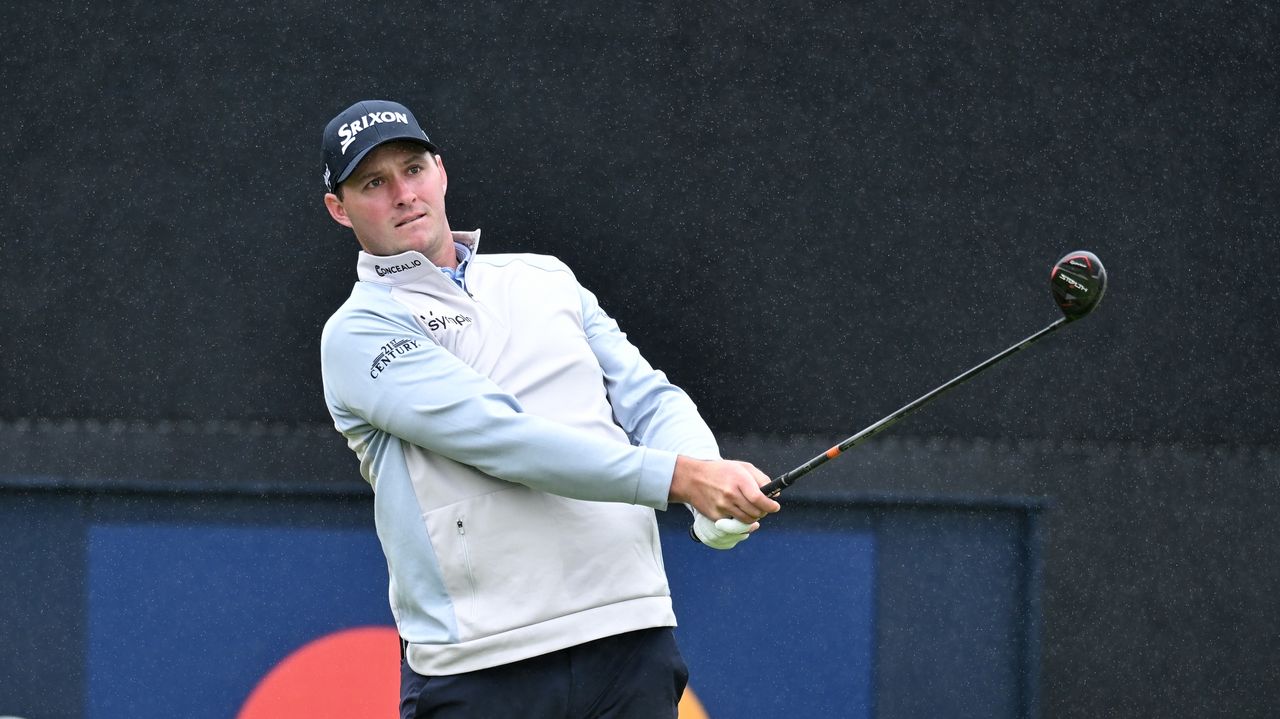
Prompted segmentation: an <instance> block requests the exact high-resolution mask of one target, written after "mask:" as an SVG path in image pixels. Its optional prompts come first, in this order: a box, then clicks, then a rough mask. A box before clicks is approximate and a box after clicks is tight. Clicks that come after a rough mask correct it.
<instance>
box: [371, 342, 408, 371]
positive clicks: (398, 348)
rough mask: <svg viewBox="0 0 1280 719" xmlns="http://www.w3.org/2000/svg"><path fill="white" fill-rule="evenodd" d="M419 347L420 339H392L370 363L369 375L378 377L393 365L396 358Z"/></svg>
mask: <svg viewBox="0 0 1280 719" xmlns="http://www.w3.org/2000/svg"><path fill="white" fill-rule="evenodd" d="M417 348H418V341H417V340H411V339H399V340H392V341H390V342H388V343H386V344H385V345H382V351H381V352H379V353H378V356H377V357H374V358H373V364H371V365H369V376H370V377H372V378H373V379H378V377H379V376H381V375H382V372H383V371H384V370H385V369H386V368H388V367H390V366H391V363H392V362H393V361H394V360H396V359H397V358H400V357H403V356H405V355H406V354H408V353H409V352H411V351H412V350H415V349H417Z"/></svg>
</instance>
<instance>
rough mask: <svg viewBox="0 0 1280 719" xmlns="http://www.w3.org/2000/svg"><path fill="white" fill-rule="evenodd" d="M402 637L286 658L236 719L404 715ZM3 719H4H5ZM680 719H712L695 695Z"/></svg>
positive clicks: (323, 641)
mask: <svg viewBox="0 0 1280 719" xmlns="http://www.w3.org/2000/svg"><path fill="white" fill-rule="evenodd" d="M399 704H400V636H399V635H398V634H397V633H396V630H395V628H394V627H360V628H357V629H344V630H343V631H340V632H335V633H333V634H329V635H327V636H324V637H321V638H319V639H317V640H315V641H313V642H311V643H309V644H307V645H306V646H304V647H302V648H301V649H299V650H298V651H296V652H294V653H293V654H290V655H289V656H288V657H285V659H284V661H282V662H280V663H279V664H277V665H276V666H275V668H274V669H272V670H271V671H270V672H269V673H268V674H267V676H265V677H263V679H262V681H261V682H259V683H258V686H256V687H254V690H253V692H252V693H251V694H250V695H249V699H248V700H247V701H245V703H244V706H243V707H242V708H241V709H240V713H239V714H237V715H236V719H280V717H289V716H305V717H308V719H387V717H395V716H399V715H400V706H399ZM0 719H2V718H0ZM680 719H708V717H707V712H706V710H705V709H703V708H702V704H701V703H700V702H698V697H697V696H695V695H694V693H693V689H685V692H684V697H682V698H681V699H680Z"/></svg>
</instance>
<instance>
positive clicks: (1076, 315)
mask: <svg viewBox="0 0 1280 719" xmlns="http://www.w3.org/2000/svg"><path fill="white" fill-rule="evenodd" d="M1049 287H1050V289H1051V290H1052V292H1053V299H1054V301H1055V302H1057V303H1058V309H1060V310H1062V315H1063V316H1062V317H1059V318H1058V319H1057V320H1055V321H1054V322H1053V323H1052V324H1050V325H1049V326H1048V327H1045V328H1044V329H1042V330H1040V331H1039V332H1036V333H1035V334H1033V335H1031V336H1030V337H1028V338H1026V339H1024V340H1022V341H1021V342H1019V343H1017V344H1015V345H1013V346H1012V347H1010V348H1008V349H1006V350H1004V351H1003V352H1001V353H999V354H997V355H995V356H994V357H992V358H990V359H988V360H986V361H985V362H983V363H981V364H979V365H977V366H975V367H973V368H972V369H969V370H966V371H965V372H963V373H962V374H960V375H958V376H957V377H955V378H954V379H952V380H951V381H949V382H947V383H945V384H943V385H941V386H939V387H938V388H936V389H934V390H933V391H931V392H928V393H927V394H925V395H923V396H921V397H920V398H919V399H917V400H915V401H914V402H911V403H910V404H907V405H905V406H904V407H902V408H901V409H899V410H897V411H896V412H893V413H892V414H890V415H888V416H887V417H885V418H884V419H881V420H880V421H878V422H876V423H875V424H873V425H871V426H870V427H867V428H866V429H864V430H862V431H861V432H859V433H857V434H855V435H853V436H852V437H849V438H848V439H846V440H844V441H843V442H841V443H840V444H837V445H836V446H834V447H832V448H831V449H828V450H827V451H826V452H823V453H822V454H820V455H818V456H817V457H814V458H813V459H811V460H809V461H808V462H805V463H804V464H802V465H800V466H799V467H796V468H795V469H793V470H791V471H790V472H787V473H786V474H784V475H782V476H780V477H777V478H776V479H774V480H773V481H771V482H769V483H768V484H766V485H764V486H762V487H761V488H760V491H762V492H764V493H765V494H766V495H768V496H770V497H776V496H778V495H779V494H780V493H781V492H782V490H784V489H786V488H787V487H790V486H791V485H792V484H793V483H794V482H795V481H796V480H797V479H799V478H801V477H803V476H804V475H806V474H808V473H809V472H812V471H813V470H815V469H817V468H818V467H821V466H822V465H824V464H826V463H827V462H829V461H831V460H833V459H835V458H836V457H839V456H840V455H841V454H843V453H844V452H846V451H847V450H849V449H851V448H853V447H856V446H858V445H859V444H862V443H863V442H865V441H867V440H868V439H871V438H872V437H874V436H876V435H877V434H879V433H881V432H883V431H884V430H886V429H888V428H889V427H890V426H892V425H893V424H894V423H895V422H897V421H898V420H900V419H902V418H903V417H905V416H907V415H909V414H911V413H912V412H914V411H916V410H917V409H920V408H921V407H922V406H924V405H925V404H928V403H929V402H931V401H933V400H935V399H937V398H938V397H939V396H940V395H941V394H942V393H943V392H946V391H947V390H949V389H951V388H953V387H956V386H958V385H961V384H964V383H965V382H967V381H969V380H970V379H973V377H974V376H976V375H977V374H979V373H980V372H982V371H983V370H985V369H988V368H989V367H991V366H992V365H994V364H996V363H997V362H1000V361H1001V360H1003V359H1005V358H1006V357H1008V356H1009V355H1012V354H1014V353H1016V352H1019V351H1021V350H1024V349H1026V348H1028V347H1030V346H1031V345H1033V344H1035V343H1036V342H1039V341H1040V340H1042V339H1044V338H1045V337H1047V336H1049V335H1050V334H1053V333H1054V332H1056V331H1057V330H1058V329H1059V328H1060V327H1062V326H1063V325H1066V324H1067V323H1069V322H1073V321H1075V320H1078V319H1080V318H1081V317H1084V316H1085V315H1087V314H1089V313H1090V312H1092V311H1093V309H1094V308H1095V307H1097V306H1098V302H1100V301H1101V300H1102V295H1103V293H1104V292H1106V289H1107V271H1106V269H1104V268H1103V266H1102V261H1101V260H1099V259H1098V257H1097V255H1095V254H1093V253H1092V252H1086V251H1084V250H1080V251H1077V252H1070V253H1068V254H1067V255H1066V256H1065V257H1063V258H1062V259H1060V260H1058V262H1057V263H1056V264H1054V266H1053V270H1052V272H1051V273H1050V275H1049Z"/></svg>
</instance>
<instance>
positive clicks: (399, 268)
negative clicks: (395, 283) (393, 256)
mask: <svg viewBox="0 0 1280 719" xmlns="http://www.w3.org/2000/svg"><path fill="white" fill-rule="evenodd" d="M421 266H422V260H414V261H413V262H410V263H408V264H406V265H391V266H389V267H383V266H382V265H374V266H373V271H374V272H377V273H378V276H379V277H386V276H387V275H394V274H395V273H397V272H404V271H405V270H412V269H413V268H415V267H421Z"/></svg>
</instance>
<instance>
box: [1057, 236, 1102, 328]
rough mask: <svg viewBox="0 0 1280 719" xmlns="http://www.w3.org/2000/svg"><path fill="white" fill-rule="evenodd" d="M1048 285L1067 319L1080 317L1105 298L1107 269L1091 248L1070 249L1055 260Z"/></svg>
mask: <svg viewBox="0 0 1280 719" xmlns="http://www.w3.org/2000/svg"><path fill="white" fill-rule="evenodd" d="M1049 287H1050V288H1051V289H1052V291H1053V301H1054V302H1057V303H1058V309H1060V310H1062V314H1064V315H1066V317H1067V321H1071V320H1078V319H1080V318H1081V317H1084V316H1085V315H1087V314H1089V313H1090V312H1092V311H1093V308H1094V307H1097V306H1098V303H1099V302H1101V301H1102V295H1103V294H1104V293H1105V292H1106V291H1107V270H1106V268H1104V267H1103V266H1102V260H1099V259H1098V256H1097V255H1095V254H1093V253H1092V252H1088V251H1086V250H1077V251H1075V252H1068V253H1067V254H1066V256H1064V257H1063V258H1062V259H1060V260H1058V261H1057V263H1055V264H1054V266H1053V273H1052V274H1051V275H1050V277H1049Z"/></svg>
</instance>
